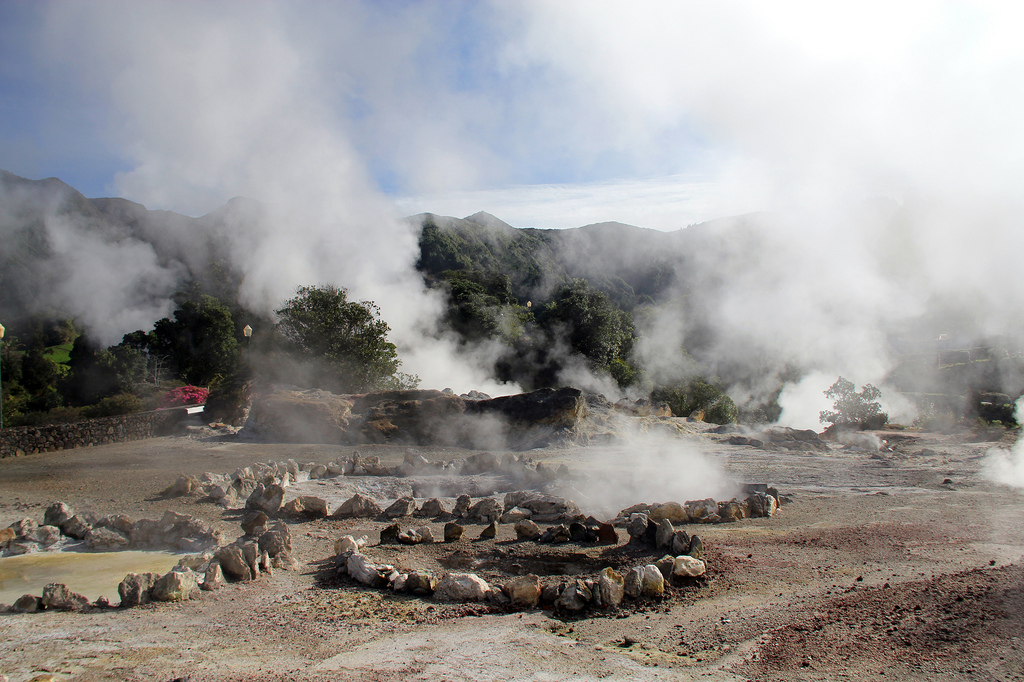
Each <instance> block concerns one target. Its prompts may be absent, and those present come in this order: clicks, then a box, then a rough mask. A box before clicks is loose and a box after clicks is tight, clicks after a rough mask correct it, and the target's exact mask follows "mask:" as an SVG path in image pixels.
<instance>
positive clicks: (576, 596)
mask: <svg viewBox="0 0 1024 682" xmlns="http://www.w3.org/2000/svg"><path fill="white" fill-rule="evenodd" d="M593 598H594V593H593V591H592V590H591V589H590V588H589V587H588V586H587V584H586V583H585V582H584V581H582V580H579V579H577V580H573V581H572V582H570V583H569V585H568V586H567V587H566V588H565V589H564V590H562V594H561V595H559V597H558V599H556V600H555V610H556V611H559V612H561V613H579V612H580V611H582V610H583V609H585V608H587V605H588V604H589V603H590V601H591V600H592V599H593Z"/></svg>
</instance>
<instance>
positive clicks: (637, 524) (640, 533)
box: [626, 512, 647, 543]
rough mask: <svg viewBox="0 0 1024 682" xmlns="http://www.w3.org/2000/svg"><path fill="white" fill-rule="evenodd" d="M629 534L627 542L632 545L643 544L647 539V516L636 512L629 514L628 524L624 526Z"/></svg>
mask: <svg viewBox="0 0 1024 682" xmlns="http://www.w3.org/2000/svg"><path fill="white" fill-rule="evenodd" d="M626 531H627V532H628V533H629V541H630V542H632V543H643V542H645V541H646V537H647V514H644V513H642V512H636V513H634V514H630V516H629V524H628V525H627V526H626Z"/></svg>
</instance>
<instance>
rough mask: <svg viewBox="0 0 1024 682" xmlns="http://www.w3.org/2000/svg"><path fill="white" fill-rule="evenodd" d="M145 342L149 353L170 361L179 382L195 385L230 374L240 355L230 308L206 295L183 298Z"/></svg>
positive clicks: (204, 383)
mask: <svg viewBox="0 0 1024 682" xmlns="http://www.w3.org/2000/svg"><path fill="white" fill-rule="evenodd" d="M136 340H137V338H136V337H135V336H133V339H132V342H133V343H134V341H136ZM148 344H149V351H150V353H152V354H153V355H155V356H157V357H162V356H166V357H167V358H168V359H169V360H170V363H171V365H172V366H173V368H174V371H175V372H176V373H177V375H178V377H179V378H180V379H181V380H182V381H185V382H187V383H190V384H195V385H197V386H208V385H209V384H210V383H211V382H212V381H213V380H214V379H216V378H217V377H218V376H220V377H223V376H228V375H229V374H231V373H232V372H233V371H234V370H235V366H236V364H237V362H238V357H239V343H238V339H237V338H236V333H235V324H234V321H233V320H232V317H231V311H230V310H228V308H227V306H225V305H224V304H223V303H221V302H220V301H218V300H217V299H216V298H214V297H212V296H207V295H200V296H198V298H189V299H186V300H184V301H182V303H181V304H180V305H179V307H178V309H177V310H175V311H174V318H173V319H171V318H167V317H165V318H164V319H162V320H158V321H157V323H156V324H155V325H154V327H153V332H152V334H150V335H149V338H148Z"/></svg>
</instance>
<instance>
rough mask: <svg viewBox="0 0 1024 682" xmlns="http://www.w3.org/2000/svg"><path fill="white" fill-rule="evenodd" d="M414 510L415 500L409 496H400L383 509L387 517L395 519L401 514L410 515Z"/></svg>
mask: <svg viewBox="0 0 1024 682" xmlns="http://www.w3.org/2000/svg"><path fill="white" fill-rule="evenodd" d="M415 511H416V500H414V499H413V498H411V497H400V498H398V499H397V500H395V501H394V502H393V503H391V505H390V506H389V507H388V508H387V509H385V510H384V516H386V517H388V518H389V519H397V518H400V517H402V516H412V515H413V513H414V512H415Z"/></svg>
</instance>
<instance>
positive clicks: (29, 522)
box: [7, 518, 60, 538]
mask: <svg viewBox="0 0 1024 682" xmlns="http://www.w3.org/2000/svg"><path fill="white" fill-rule="evenodd" d="M38 527H39V524H38V523H36V522H35V519H29V518H24V519H21V520H19V521H15V522H14V523H12V524H11V525H10V526H8V527H7V528H8V529H10V530H11V531H12V532H13V533H14V536H15V537H18V538H23V537H25V536H26V535H28V534H29V533H30V532H32V531H33V530H35V529H36V528H38ZM57 530H60V529H59V528H58V529H57Z"/></svg>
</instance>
